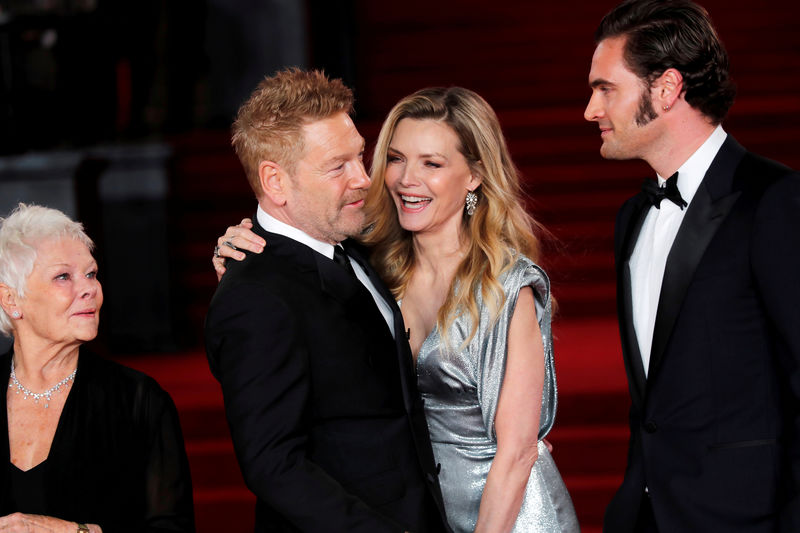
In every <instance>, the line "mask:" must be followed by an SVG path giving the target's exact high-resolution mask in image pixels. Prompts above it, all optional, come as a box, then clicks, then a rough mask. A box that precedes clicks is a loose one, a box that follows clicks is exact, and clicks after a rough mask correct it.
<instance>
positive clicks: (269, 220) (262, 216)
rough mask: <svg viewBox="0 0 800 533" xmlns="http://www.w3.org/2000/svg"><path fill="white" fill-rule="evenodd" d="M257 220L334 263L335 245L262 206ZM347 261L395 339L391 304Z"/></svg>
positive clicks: (361, 270)
mask: <svg viewBox="0 0 800 533" xmlns="http://www.w3.org/2000/svg"><path fill="white" fill-rule="evenodd" d="M256 220H258V223H259V224H260V225H261V227H262V228H264V229H265V230H267V231H269V232H270V233H277V234H278V235H283V236H284V237H288V238H289V239H292V240H293V241H297V242H299V243H300V244H305V245H306V246H308V247H309V248H311V249H312V250H314V251H315V252H317V253H320V254H322V255H324V256H325V257H327V258H328V259H330V260H331V261H333V246H334V245H333V244H330V243H327V242H323V241H319V240H317V239H315V238H314V237H311V236H310V235H308V234H307V233H305V232H304V231H302V230H299V229H297V228H295V227H294V226H290V225H289V224H286V223H285V222H281V221H280V220H278V219H277V218H275V217H273V216H272V215H270V214H269V213H267V212H266V211H264V210H263V209H261V206H258V210H257V211H256ZM267 246H269V243H267ZM347 259H348V260H349V261H350V265H352V267H353V272H355V274H356V277H357V278H358V280H359V281H360V282H361V283H362V284H363V285H364V287H366V288H367V290H368V291H369V293H370V294H371V295H372V298H373V299H374V300H375V304H376V305H377V306H378V309H379V310H380V312H381V315H383V319H384V320H385V321H386V325H387V326H389V331H390V332H391V333H392V337H394V315H393V313H392V308H391V307H389V304H388V303H386V300H384V299H383V296H381V294H380V293H379V292H378V290H377V289H376V288H375V286H374V285H373V284H372V282H371V281H370V279H369V276H368V275H367V273H366V272H365V271H364V269H363V268H361V265H359V264H358V261H355V260H353V258H352V257H350V256H349V255H348V256H347Z"/></svg>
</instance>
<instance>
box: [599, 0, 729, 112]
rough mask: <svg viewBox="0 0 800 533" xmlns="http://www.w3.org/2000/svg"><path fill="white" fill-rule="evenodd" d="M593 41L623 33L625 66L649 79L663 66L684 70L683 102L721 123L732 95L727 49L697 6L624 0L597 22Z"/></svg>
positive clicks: (673, 0)
mask: <svg viewBox="0 0 800 533" xmlns="http://www.w3.org/2000/svg"><path fill="white" fill-rule="evenodd" d="M594 37H595V42H596V43H600V41H603V40H604V39H608V38H611V37H626V42H625V51H624V58H625V63H626V66H627V67H628V69H630V70H631V72H633V73H634V74H636V75H637V76H639V77H640V78H642V79H643V80H644V81H646V82H647V84H648V85H650V84H652V83H653V82H654V81H655V80H656V79H657V78H658V77H659V76H661V74H663V73H664V72H665V71H666V70H667V69H670V68H674V69H676V70H677V71H678V72H680V73H681V75H682V76H683V89H684V91H685V96H684V98H685V99H686V102H687V103H688V104H689V105H690V106H692V107H693V108H695V109H697V110H698V111H700V112H701V113H703V114H704V115H705V116H707V117H708V118H709V119H710V120H711V121H712V122H713V123H714V124H719V123H720V122H722V120H723V119H724V118H725V116H726V115H727V114H728V110H729V109H730V107H731V105H732V104H733V100H734V98H735V97H736V86H735V85H734V84H733V81H731V78H730V75H729V73H728V64H729V61H728V53H727V52H726V51H725V47H724V46H723V45H722V42H721V41H720V39H719V37H718V36H717V32H716V30H715V29H714V26H713V24H712V23H711V17H710V16H709V15H708V12H707V11H706V10H705V9H704V8H702V7H701V6H699V5H697V4H695V3H693V2H690V1H689V0H625V1H624V2H622V3H621V4H619V5H618V6H617V7H615V8H614V9H612V10H611V11H610V12H609V13H608V14H607V15H606V16H605V17H604V18H603V20H602V21H601V22H600V26H599V27H598V28H597V31H596V32H595V36H594Z"/></svg>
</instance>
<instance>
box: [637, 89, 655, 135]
mask: <svg viewBox="0 0 800 533" xmlns="http://www.w3.org/2000/svg"><path fill="white" fill-rule="evenodd" d="M657 118H658V113H656V110H655V109H653V99H652V98H651V97H650V89H649V88H646V89H644V90H643V91H642V96H641V98H639V110H638V111H637V112H636V117H635V118H634V122H636V125H637V126H639V127H640V128H641V127H642V126H647V125H648V124H649V123H650V122H652V121H653V120H655V119H657Z"/></svg>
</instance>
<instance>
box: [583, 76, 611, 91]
mask: <svg viewBox="0 0 800 533" xmlns="http://www.w3.org/2000/svg"><path fill="white" fill-rule="evenodd" d="M601 85H616V83H614V82H612V81H608V80H607V79H605V78H597V79H596V80H592V82H591V83H590V84H589V87H591V88H592V89H594V88H595V87H599V86H601Z"/></svg>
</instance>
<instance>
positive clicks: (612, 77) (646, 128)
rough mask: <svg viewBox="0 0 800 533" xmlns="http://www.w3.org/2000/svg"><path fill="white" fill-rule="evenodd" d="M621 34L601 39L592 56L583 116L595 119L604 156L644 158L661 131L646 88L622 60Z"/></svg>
mask: <svg viewBox="0 0 800 533" xmlns="http://www.w3.org/2000/svg"><path fill="white" fill-rule="evenodd" d="M625 39H626V38H625V37H611V38H608V39H604V40H603V41H601V42H600V44H598V45H597V48H596V49H595V52H594V56H593V57H592V68H591V72H590V73H589V85H590V87H591V88H592V96H591V98H590V99H589V104H588V105H587V106H586V111H585V113H584V118H586V120H588V121H591V122H597V124H598V126H600V136H601V138H602V140H603V145H602V147H601V148H600V154H601V155H602V156H603V157H605V158H607V159H645V160H647V159H648V156H649V155H650V154H651V153H652V152H653V151H654V150H655V149H656V145H657V140H658V138H659V136H660V135H661V131H660V124H659V121H658V120H655V119H657V118H658V116H659V115H658V114H657V113H656V112H655V110H654V109H653V104H652V101H651V95H650V89H648V88H647V87H646V86H645V85H644V84H643V82H642V80H641V79H640V78H639V77H638V76H637V75H636V74H634V73H633V72H631V71H630V70H628V67H627V66H626V65H625V61H624V58H623V56H624V51H625Z"/></svg>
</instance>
